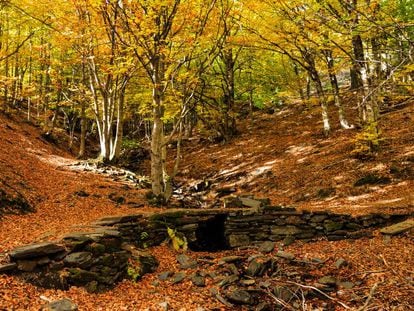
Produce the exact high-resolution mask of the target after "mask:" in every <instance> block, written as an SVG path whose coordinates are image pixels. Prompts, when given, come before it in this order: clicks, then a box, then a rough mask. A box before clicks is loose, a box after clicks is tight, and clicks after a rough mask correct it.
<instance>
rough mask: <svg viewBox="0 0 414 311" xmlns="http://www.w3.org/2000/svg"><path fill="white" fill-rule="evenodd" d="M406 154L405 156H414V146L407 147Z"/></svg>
mask: <svg viewBox="0 0 414 311" xmlns="http://www.w3.org/2000/svg"><path fill="white" fill-rule="evenodd" d="M404 152H405V153H404V156H410V155H414V147H413V146H410V147H405V148H404Z"/></svg>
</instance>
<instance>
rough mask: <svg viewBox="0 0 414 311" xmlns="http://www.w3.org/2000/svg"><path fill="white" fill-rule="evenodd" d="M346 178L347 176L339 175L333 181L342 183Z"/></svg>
mask: <svg viewBox="0 0 414 311" xmlns="http://www.w3.org/2000/svg"><path fill="white" fill-rule="evenodd" d="M344 178H345V176H344V175H337V176H335V177H334V178H333V179H334V180H336V181H341V180H343V179H344Z"/></svg>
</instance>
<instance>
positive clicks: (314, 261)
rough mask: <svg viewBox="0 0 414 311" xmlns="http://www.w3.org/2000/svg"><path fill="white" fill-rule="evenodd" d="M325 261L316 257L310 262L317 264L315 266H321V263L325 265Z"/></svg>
mask: <svg viewBox="0 0 414 311" xmlns="http://www.w3.org/2000/svg"><path fill="white" fill-rule="evenodd" d="M325 261H326V260H323V259H320V258H317V257H315V258H312V259H311V262H313V263H317V264H323V263H325Z"/></svg>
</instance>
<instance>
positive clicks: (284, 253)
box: [276, 251, 295, 260]
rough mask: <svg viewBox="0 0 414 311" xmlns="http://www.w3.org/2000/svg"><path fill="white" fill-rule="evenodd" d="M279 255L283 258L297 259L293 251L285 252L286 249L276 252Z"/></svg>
mask: <svg viewBox="0 0 414 311" xmlns="http://www.w3.org/2000/svg"><path fill="white" fill-rule="evenodd" d="M276 256H277V257H280V258H283V259H287V260H294V259H295V255H293V254H292V253H288V252H284V251H278V252H277V253H276Z"/></svg>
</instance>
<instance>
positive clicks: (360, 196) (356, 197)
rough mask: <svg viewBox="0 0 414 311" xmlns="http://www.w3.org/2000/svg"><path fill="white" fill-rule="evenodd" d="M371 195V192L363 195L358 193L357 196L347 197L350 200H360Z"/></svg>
mask: <svg viewBox="0 0 414 311" xmlns="http://www.w3.org/2000/svg"><path fill="white" fill-rule="evenodd" d="M369 197H370V194H361V195H357V196H351V197H347V198H346V199H347V200H348V201H352V202H355V201H359V200H363V199H367V198H369Z"/></svg>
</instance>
